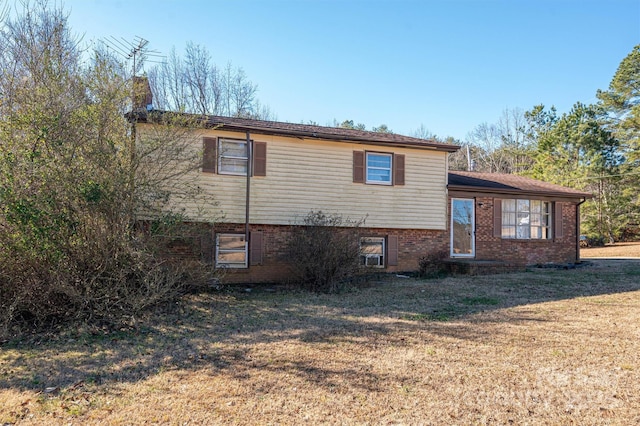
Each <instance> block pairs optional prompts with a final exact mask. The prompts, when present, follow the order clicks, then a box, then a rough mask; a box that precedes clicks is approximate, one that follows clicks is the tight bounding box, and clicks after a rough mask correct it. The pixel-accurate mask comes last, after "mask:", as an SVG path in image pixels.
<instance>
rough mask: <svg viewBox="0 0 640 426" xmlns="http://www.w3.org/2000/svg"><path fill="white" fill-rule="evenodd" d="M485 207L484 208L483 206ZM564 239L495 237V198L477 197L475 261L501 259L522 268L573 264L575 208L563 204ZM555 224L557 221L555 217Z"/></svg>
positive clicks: (575, 251)
mask: <svg viewBox="0 0 640 426" xmlns="http://www.w3.org/2000/svg"><path fill="white" fill-rule="evenodd" d="M480 204H482V205H480ZM561 205H562V217H563V223H562V228H563V236H562V237H561V238H554V239H550V240H512V239H502V238H501V237H494V236H493V198H490V197H477V198H476V259H477V260H501V261H505V262H510V263H516V264H519V265H523V266H524V265H535V264H544V263H574V262H575V261H576V259H577V247H576V205H575V204H573V203H568V202H565V203H562V204H561ZM551 220H552V221H553V220H554V218H553V216H552V219H551Z"/></svg>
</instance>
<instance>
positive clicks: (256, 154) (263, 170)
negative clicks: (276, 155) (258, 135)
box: [253, 142, 267, 176]
mask: <svg viewBox="0 0 640 426" xmlns="http://www.w3.org/2000/svg"><path fill="white" fill-rule="evenodd" d="M253 175H254V176H266V175H267V144H266V142H254V143H253Z"/></svg>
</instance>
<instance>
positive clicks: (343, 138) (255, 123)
mask: <svg viewBox="0 0 640 426" xmlns="http://www.w3.org/2000/svg"><path fill="white" fill-rule="evenodd" d="M164 114H172V113H170V112H167V111H151V112H149V113H147V112H146V111H136V112H134V113H130V114H128V117H129V119H134V120H137V121H139V122H147V121H150V122H151V121H153V117H154V115H156V116H162V115H164ZM188 115H190V116H192V117H196V118H198V119H199V120H200V121H201V122H203V123H204V124H205V125H206V126H207V127H216V126H217V127H219V128H220V130H232V131H242V132H247V131H248V132H251V133H256V134H263V135H277V136H292V137H298V138H304V139H322V140H332V141H340V142H351V143H367V144H371V145H383V146H384V145H386V146H401V147H407V148H418V149H430V150H437V151H445V152H455V151H457V150H458V149H459V148H460V147H459V146H457V145H451V144H446V143H441V142H436V141H434V140H428V139H420V138H414V137H410V136H403V135H399V134H396V133H379V132H371V131H366V130H356V129H345V128H342V127H327V126H316V125H312V124H295V123H284V122H280V121H264V120H254V119H249V118H235V117H222V116H216V115H208V116H197V115H191V114H188Z"/></svg>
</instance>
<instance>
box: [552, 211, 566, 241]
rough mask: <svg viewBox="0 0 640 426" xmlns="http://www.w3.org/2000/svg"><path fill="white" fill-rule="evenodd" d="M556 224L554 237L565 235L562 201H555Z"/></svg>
mask: <svg viewBox="0 0 640 426" xmlns="http://www.w3.org/2000/svg"><path fill="white" fill-rule="evenodd" d="M553 219H554V220H553V226H554V231H555V232H554V238H562V237H563V236H564V230H563V229H562V203H560V202H556V203H555V214H554V218H553Z"/></svg>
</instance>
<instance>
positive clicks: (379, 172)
mask: <svg viewBox="0 0 640 426" xmlns="http://www.w3.org/2000/svg"><path fill="white" fill-rule="evenodd" d="M404 163H405V157H404V154H396V153H391V152H388V153H387V152H368V151H353V182H354V183H367V184H374V185H404Z"/></svg>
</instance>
